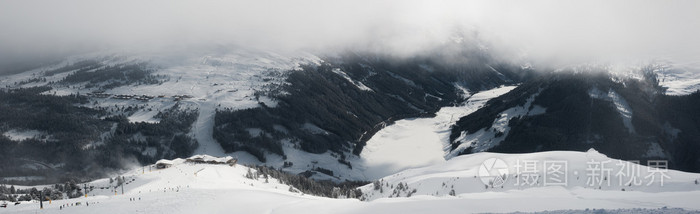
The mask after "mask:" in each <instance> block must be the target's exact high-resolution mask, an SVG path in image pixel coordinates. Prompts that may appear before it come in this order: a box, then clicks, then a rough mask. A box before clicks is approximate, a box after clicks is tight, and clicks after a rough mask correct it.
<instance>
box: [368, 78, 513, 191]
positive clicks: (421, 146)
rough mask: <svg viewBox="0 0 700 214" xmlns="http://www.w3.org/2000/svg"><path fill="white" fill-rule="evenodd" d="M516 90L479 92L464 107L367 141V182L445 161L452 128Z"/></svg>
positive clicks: (399, 124) (409, 122)
mask: <svg viewBox="0 0 700 214" xmlns="http://www.w3.org/2000/svg"><path fill="white" fill-rule="evenodd" d="M514 88H515V86H504V87H500V88H496V89H492V90H487V91H482V92H479V93H476V94H474V95H472V96H471V97H470V98H469V99H468V100H467V101H466V102H465V103H464V104H462V105H459V106H452V107H443V108H441V109H440V111H438V112H437V113H436V116H435V117H432V118H409V119H403V120H399V121H396V122H395V123H394V124H392V125H389V126H387V127H385V128H383V129H382V130H380V131H379V132H377V133H376V134H375V135H374V136H372V138H371V139H370V140H369V141H367V145H366V146H365V147H364V149H363V150H362V153H361V154H360V159H361V160H360V162H359V165H360V166H359V168H362V169H363V174H364V175H365V177H366V179H378V178H381V177H383V176H386V175H389V174H393V173H396V172H399V171H402V170H405V169H409V168H415V167H423V166H428V165H433V164H437V163H442V162H444V161H445V147H446V146H448V144H449V135H450V126H452V125H453V124H454V123H455V122H456V121H457V120H459V118H461V117H463V116H465V115H467V114H470V113H472V112H474V111H476V110H477V109H479V108H480V107H481V106H483V105H484V104H485V103H486V102H487V101H488V100H489V99H491V98H494V97H497V96H500V95H502V94H505V93H507V92H508V91H510V90H512V89H514Z"/></svg>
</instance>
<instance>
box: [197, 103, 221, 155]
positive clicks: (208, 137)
mask: <svg viewBox="0 0 700 214" xmlns="http://www.w3.org/2000/svg"><path fill="white" fill-rule="evenodd" d="M197 105H199V116H197V121H196V122H195V124H194V127H193V133H194V137H195V139H197V142H199V147H197V149H196V150H195V151H194V154H207V155H211V156H216V157H223V156H225V152H224V149H223V148H221V145H220V144H219V143H217V142H216V140H214V137H213V134H214V104H213V103H212V102H206V101H205V102H197Z"/></svg>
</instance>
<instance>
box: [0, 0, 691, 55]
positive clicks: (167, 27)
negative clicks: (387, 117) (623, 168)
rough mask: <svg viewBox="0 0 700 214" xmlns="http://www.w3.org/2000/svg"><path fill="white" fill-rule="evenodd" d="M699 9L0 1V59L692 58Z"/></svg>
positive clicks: (615, 4)
mask: <svg viewBox="0 0 700 214" xmlns="http://www.w3.org/2000/svg"><path fill="white" fill-rule="evenodd" d="M699 2H700V1H648V0H636V1H591V0H581V1H557V0H552V1H399V0H396V1H368V0H356V1H323V0H317V1H313V0H286V1H285V0H280V1H272V0H255V1H220V0H199V1H175V0H167V1H166V0H153V1H143V0H138V1H137V0H120V1H94V0H63V1H51V0H44V1H40V0H0V48H2V50H0V56H2V54H4V55H5V56H7V55H12V54H19V53H27V52H36V51H38V52H50V51H52V50H58V49H72V48H78V47H85V46H87V47H95V46H98V47H101V48H108V49H109V48H123V47H124V48H143V49H152V50H161V49H162V50H168V49H169V47H171V46H174V45H180V46H182V45H185V46H189V45H191V46H198V45H211V44H215V45H216V44H237V45H245V46H251V47H262V48H268V49H278V50H295V49H310V50H335V49H337V48H347V47H353V48H368V49H373V50H380V51H386V52H390V53H396V54H408V55H410V54H414V53H417V52H420V51H423V50H426V49H429V48H432V47H435V46H437V45H440V44H443V43H444V42H446V41H449V40H451V39H453V37H454V35H455V32H456V31H458V30H464V31H466V32H469V33H468V35H478V39H479V40H480V41H481V42H483V43H485V44H488V46H489V47H490V48H491V49H492V51H494V52H495V53H498V54H502V55H503V56H506V57H517V56H520V55H527V56H529V57H531V58H533V59H536V60H601V59H616V58H653V57H665V56H672V57H679V58H690V59H694V58H699V57H700V54H698V53H699V52H700V39H699V38H700V15H698V14H699V13H700V3H699ZM475 32H476V33H475Z"/></svg>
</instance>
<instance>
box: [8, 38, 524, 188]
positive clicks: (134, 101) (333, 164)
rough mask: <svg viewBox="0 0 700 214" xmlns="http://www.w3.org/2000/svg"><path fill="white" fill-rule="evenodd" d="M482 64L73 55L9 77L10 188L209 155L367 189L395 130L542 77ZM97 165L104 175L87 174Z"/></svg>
mask: <svg viewBox="0 0 700 214" xmlns="http://www.w3.org/2000/svg"><path fill="white" fill-rule="evenodd" d="M474 57H475V59H478V60H474V62H469V63H467V62H450V63H448V62H446V61H445V60H444V58H442V57H440V55H439V54H436V55H435V56H416V57H412V58H408V59H407V58H395V57H392V56H385V55H380V54H371V53H355V52H346V53H343V54H337V55H333V56H322V57H319V56H315V55H312V54H309V53H303V52H296V53H283V54H280V53H275V52H269V51H261V50H250V49H242V48H222V49H220V50H217V51H209V52H203V53H202V52H194V53H190V54H186V55H181V54H180V55H178V54H173V55H169V54H161V55H150V54H144V53H139V54H135V53H115V52H99V53H91V54H83V55H77V56H71V57H68V58H67V59H65V60H63V61H60V62H58V63H54V64H51V65H48V66H42V67H39V68H36V69H32V70H28V71H25V72H19V73H16V74H11V75H7V76H2V77H0V84H1V85H4V86H5V87H4V89H3V96H5V97H6V98H7V99H3V101H4V102H6V104H7V105H5V107H6V108H8V109H7V111H5V113H6V114H7V115H5V116H3V118H5V120H4V121H5V122H4V125H3V126H2V127H1V128H0V131H2V133H3V134H2V136H3V137H0V141H2V142H3V145H6V148H7V149H6V150H4V154H6V155H3V158H4V159H5V160H6V161H8V163H12V164H8V165H5V166H3V171H5V172H7V173H5V174H6V175H5V176H4V177H7V178H6V179H21V178H22V177H23V176H27V175H43V176H45V178H49V177H50V178H52V179H51V180H53V179H58V180H60V179H61V178H56V176H61V175H57V174H55V173H58V174H61V173H63V172H64V171H74V172H75V171H82V172H80V173H79V174H82V175H99V174H100V173H102V172H103V171H105V168H107V169H108V170H106V171H109V169H119V168H121V167H124V166H128V165H129V164H132V163H134V162H137V163H138V164H148V163H153V162H154V161H155V160H158V159H160V158H175V157H185V156H187V155H190V154H210V155H215V156H223V155H233V156H236V157H238V158H239V159H240V160H241V161H242V162H246V163H250V164H261V163H264V164H267V165H270V166H274V167H283V166H284V167H287V168H288V169H289V170H292V171H294V172H295V173H302V172H307V174H309V175H311V176H313V177H315V178H319V179H332V180H344V179H352V180H363V179H366V177H365V175H364V173H363V172H362V169H363V168H364V167H363V166H362V165H363V164H364V163H363V161H362V160H361V158H360V157H359V155H360V153H361V152H362V150H363V147H364V145H365V143H366V142H367V141H368V140H369V139H370V138H371V137H372V136H374V133H375V132H377V131H379V130H381V129H382V128H384V126H386V125H388V124H391V123H393V122H394V121H396V120H399V119H403V118H411V117H425V116H429V117H433V116H435V115H434V113H436V112H438V111H439V110H440V108H441V107H444V106H450V105H451V106H456V105H461V103H462V102H463V101H464V100H465V99H466V98H467V97H468V96H467V95H468V94H469V93H471V92H475V91H481V90H484V89H490V88H493V87H497V86H500V85H502V84H514V83H516V82H518V81H519V80H520V79H522V78H524V75H525V73H528V72H530V71H528V70H523V69H522V68H519V67H517V66H512V65H509V64H504V63H500V62H497V61H495V60H493V59H489V58H488V56H485V55H483V54H480V53H476V54H474ZM521 70H523V71H522V72H521ZM47 99H49V100H51V101H50V102H48V104H47V101H46V100H47ZM19 112H29V114H20V113H19ZM453 116H454V115H453ZM41 120H44V121H46V122H45V123H43V124H40V123H38V122H39V121H41ZM27 122H29V123H27ZM59 127H60V128H59ZM24 141H26V142H30V143H20V142H24ZM45 142H56V143H53V144H45ZM77 148H80V149H79V150H80V151H78V152H79V153H78V154H76V153H75V152H76V151H75V150H77ZM28 152H35V153H52V154H57V155H53V156H47V157H36V156H34V157H28V156H26V154H27V153H28ZM69 153H74V154H73V155H69ZM85 160H93V161H91V162H95V163H96V164H95V165H91V166H88V169H87V170H86V169H85V167H86V166H82V165H81V163H82V162H84V161H85ZM52 164H53V165H52ZM354 166H355V167H360V168H359V169H354V168H353V167H354ZM47 172H48V174H47ZM385 173H389V172H385ZM383 175H386V174H383Z"/></svg>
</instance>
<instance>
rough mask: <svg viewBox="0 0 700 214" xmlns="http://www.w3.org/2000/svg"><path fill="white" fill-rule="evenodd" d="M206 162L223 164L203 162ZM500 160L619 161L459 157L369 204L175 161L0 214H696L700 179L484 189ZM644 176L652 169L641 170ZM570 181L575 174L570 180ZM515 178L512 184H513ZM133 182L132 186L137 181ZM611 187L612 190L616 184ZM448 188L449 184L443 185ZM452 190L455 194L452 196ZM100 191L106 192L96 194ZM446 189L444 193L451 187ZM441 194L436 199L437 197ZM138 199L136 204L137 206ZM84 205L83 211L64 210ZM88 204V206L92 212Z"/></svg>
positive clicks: (407, 178) (391, 182) (587, 156)
mask: <svg viewBox="0 0 700 214" xmlns="http://www.w3.org/2000/svg"><path fill="white" fill-rule="evenodd" d="M204 158H205V160H217V159H218V160H222V159H221V158H213V157H209V156H204ZM489 158H499V159H502V160H504V161H505V162H506V163H508V164H513V163H515V161H516V160H537V161H545V160H564V161H568V162H569V166H570V168H569V169H570V170H571V171H575V170H583V168H581V165H583V166H585V164H586V162H589V161H590V160H591V159H592V160H596V161H613V162H615V161H618V160H614V159H610V158H607V157H606V156H604V155H602V154H600V153H597V152H596V151H594V150H591V151H589V152H562V151H555V152H542V153H531V154H497V153H477V154H471V155H464V156H459V157H455V158H453V159H450V160H448V161H445V162H443V163H438V164H435V165H431V166H428V167H423V168H416V169H411V170H406V171H402V172H400V173H397V174H394V175H390V176H387V177H384V178H382V179H381V181H382V183H386V184H387V186H385V187H383V188H384V193H380V192H379V191H378V190H374V186H373V185H374V184H368V185H366V186H363V187H360V188H361V189H362V191H363V192H364V196H365V197H366V198H367V199H368V200H366V201H360V200H357V199H331V198H322V197H316V196H311V195H304V194H302V193H295V192H290V191H289V189H290V187H289V186H287V185H284V184H280V183H279V182H277V181H276V180H275V179H272V178H271V179H269V180H268V182H265V180H264V179H258V180H252V179H248V178H245V174H246V173H247V171H248V168H246V167H245V166H241V165H237V166H233V167H232V166H229V165H211V164H191V163H185V162H184V160H182V159H176V160H174V161H172V162H173V166H172V167H170V168H166V169H159V170H156V169H155V168H154V167H152V166H146V167H143V168H137V169H134V170H131V171H129V172H127V173H124V174H123V176H124V177H125V178H126V180H127V181H131V182H130V183H128V184H126V185H125V187H124V193H123V194H122V193H121V189H120V188H117V189H116V190H117V193H116V194H115V192H114V191H113V188H109V187H110V184H109V179H101V180H97V181H93V182H90V183H89V184H88V185H92V186H95V187H98V189H97V190H95V191H93V192H90V193H89V196H88V197H81V198H75V199H68V200H58V201H53V202H52V203H51V204H49V203H45V204H44V209H39V204H38V202H24V203H22V204H20V205H16V206H12V205H10V206H9V207H8V208H5V209H0V213H79V214H80V213H168V214H176V213H250V214H255V213H292V214H293V213H304V214H305V213H402V214H405V213H428V212H431V213H432V212H439V213H475V212H476V213H481V212H515V211H526V212H537V211H545V210H569V209H574V210H585V209H632V208H646V209H659V208H664V207H666V208H681V209H685V210H690V211H693V210H694V211H699V210H700V204H698V203H697V198H698V197H700V185H696V184H694V183H693V181H694V180H695V179H699V178H700V174H693V173H684V172H679V171H673V170H669V171H668V172H667V175H668V176H669V177H670V178H668V179H666V180H665V183H664V185H663V186H660V185H659V184H660V183H659V182H658V181H657V182H652V184H651V185H650V186H639V187H637V186H632V187H626V188H628V189H627V191H621V190H620V189H619V188H620V187H619V186H613V187H603V188H601V189H598V188H593V187H588V186H586V185H585V183H583V181H580V180H584V179H580V180H579V181H577V180H576V179H574V177H570V178H571V183H570V184H569V185H568V186H532V187H513V186H511V184H512V181H511V182H507V183H506V184H505V185H504V188H488V189H486V188H484V184H483V183H481V180H480V178H479V177H478V176H475V175H477V174H478V171H479V167H480V166H481V164H482V162H483V161H484V160H486V159H489ZM640 167H641V168H642V172H643V173H644V172H647V171H648V170H650V169H649V168H647V167H644V166H640ZM571 176H573V174H571ZM510 179H513V178H510ZM132 180H133V181H132ZM611 182H613V183H615V182H616V180H615V179H614V178H613V179H612V180H611ZM398 183H405V184H407V186H408V189H414V188H415V189H417V191H416V193H414V194H413V195H412V196H411V197H406V196H405V195H404V193H403V192H401V191H398V192H401V193H400V194H399V195H398V196H393V197H389V196H388V194H389V193H391V192H392V191H391V190H390V189H391V187H394V189H396V188H397V186H398ZM443 183H444V185H443ZM450 186H454V189H455V191H456V194H455V195H454V196H451V195H449V194H447V191H446V190H447V189H449V188H450ZM99 187H108V188H107V189H104V190H102V189H99ZM446 187H447V188H446ZM436 192H437V193H438V194H435V193H436ZM132 199H133V201H132ZM76 202H81V205H79V206H68V207H65V208H63V209H60V208H59V206H61V205H64V204H72V203H76ZM88 203H89V206H88V205H87V204H88Z"/></svg>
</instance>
